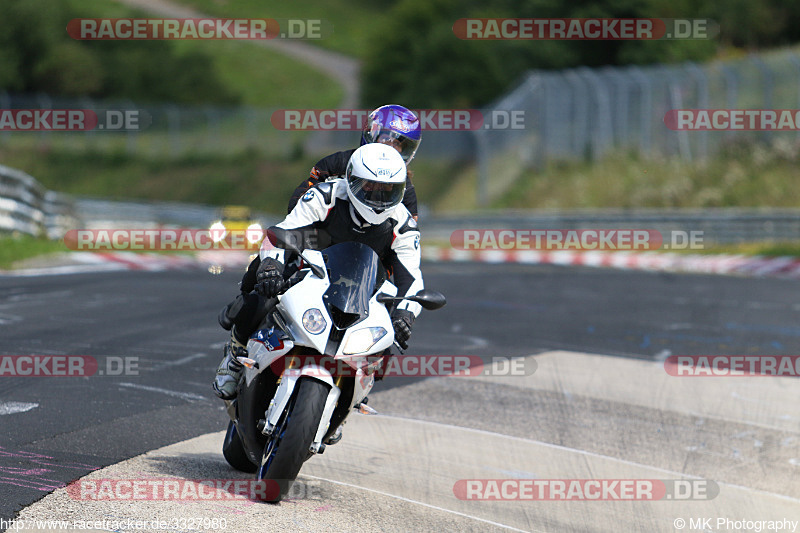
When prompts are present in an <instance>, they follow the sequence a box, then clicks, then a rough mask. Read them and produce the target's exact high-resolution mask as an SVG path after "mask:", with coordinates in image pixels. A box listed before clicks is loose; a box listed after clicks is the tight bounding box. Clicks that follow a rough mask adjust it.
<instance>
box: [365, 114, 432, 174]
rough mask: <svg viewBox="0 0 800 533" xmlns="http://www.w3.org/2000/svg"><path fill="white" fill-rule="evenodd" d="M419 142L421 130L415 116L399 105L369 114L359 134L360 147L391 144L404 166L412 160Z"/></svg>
mask: <svg viewBox="0 0 800 533" xmlns="http://www.w3.org/2000/svg"><path fill="white" fill-rule="evenodd" d="M421 140H422V130H421V129H420V127H419V119H418V118H417V115H415V114H414V113H413V112H412V111H410V110H408V109H406V108H405V107H403V106H401V105H385V106H381V107H379V108H378V109H376V110H375V111H373V112H372V113H370V114H369V117H368V118H367V123H366V125H365V126H364V131H363V132H362V133H361V146H364V145H365V144H368V143H386V144H391V145H392V146H394V147H395V148H396V149H397V150H398V151H399V152H400V155H401V156H403V161H405V162H406V165H407V164H409V163H410V162H411V160H412V159H414V154H415V153H416V152H417V148H419V143H420V141H421Z"/></svg>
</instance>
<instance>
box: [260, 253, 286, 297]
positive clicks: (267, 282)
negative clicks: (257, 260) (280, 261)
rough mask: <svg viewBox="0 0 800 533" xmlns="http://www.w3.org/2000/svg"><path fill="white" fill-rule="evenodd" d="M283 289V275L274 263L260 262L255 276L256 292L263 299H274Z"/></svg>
mask: <svg viewBox="0 0 800 533" xmlns="http://www.w3.org/2000/svg"><path fill="white" fill-rule="evenodd" d="M282 289H283V274H282V273H281V271H280V269H279V268H278V265H277V264H276V263H275V261H274V260H273V261H270V260H269V259H267V260H265V261H262V262H261V265H260V266H259V267H258V273H257V274H256V292H258V294H260V295H261V296H263V297H264V298H267V299H269V298H275V297H276V296H277V295H278V293H279V292H280V291H281V290H282Z"/></svg>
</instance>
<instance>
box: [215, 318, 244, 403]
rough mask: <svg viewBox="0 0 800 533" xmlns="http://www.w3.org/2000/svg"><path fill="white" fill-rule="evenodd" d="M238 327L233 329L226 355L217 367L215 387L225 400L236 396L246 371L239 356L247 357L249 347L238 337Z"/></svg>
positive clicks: (226, 346)
mask: <svg viewBox="0 0 800 533" xmlns="http://www.w3.org/2000/svg"><path fill="white" fill-rule="evenodd" d="M235 332H236V328H235V327H234V328H233V329H231V340H230V342H228V343H226V344H225V348H224V349H223V354H224V357H223V358H222V361H220V363H219V367H217V375H216V376H215V378H214V383H213V388H214V392H215V393H216V395H217V396H219V397H220V398H222V399H223V400H232V399H234V398H235V397H236V388H237V386H238V384H239V378H241V376H242V373H243V371H244V365H242V363H240V362H239V361H238V360H237V359H236V358H237V357H247V355H248V353H247V347H246V346H245V345H244V344H242V342H241V341H239V339H237V338H236V333H235Z"/></svg>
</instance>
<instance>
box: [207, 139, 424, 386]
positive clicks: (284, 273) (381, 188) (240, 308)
mask: <svg viewBox="0 0 800 533" xmlns="http://www.w3.org/2000/svg"><path fill="white" fill-rule="evenodd" d="M405 188H406V165H405V161H404V160H403V158H402V156H401V155H400V153H399V152H398V151H396V150H394V149H391V148H390V147H389V146H386V145H384V144H380V143H371V144H365V145H364V146H362V147H360V148H358V149H356V150H355V151H354V153H353V155H352V156H351V157H350V160H349V162H348V164H347V168H346V171H345V178H340V179H334V180H332V181H329V182H321V183H317V184H315V185H314V186H313V187H311V188H309V189H308V190H307V191H306V193H305V194H304V195H303V196H302V198H301V200H300V201H299V202H298V203H297V205H296V206H295V207H294V209H292V211H291V213H289V215H288V216H287V217H286V218H285V219H284V220H283V222H281V223H279V224H278V225H277V226H276V228H280V229H281V230H285V231H287V232H288V236H289V237H291V238H292V239H293V240H294V242H296V243H299V246H298V247H299V248H301V249H302V248H312V249H318V250H319V249H324V248H327V247H328V246H332V245H334V244H337V243H340V242H348V241H356V242H361V243H363V244H366V245H367V246H369V247H370V248H372V249H373V250H374V251H375V252H376V253H377V254H378V256H379V257H380V259H381V261H382V262H383V264H384V266H386V267H387V270H389V271H390V272H391V273H392V276H393V280H394V284H395V285H396V286H397V288H398V295H399V296H405V295H408V294H415V293H416V292H418V291H419V290H421V289H423V288H424V287H423V280H422V273H421V271H420V233H419V230H418V228H417V223H416V220H414V218H413V217H412V216H411V214H410V213H409V211H408V209H407V208H406V207H405V206H404V205H401V202H402V199H403V196H404V193H405ZM271 230H273V231H274V229H273V228H271ZM268 231H269V230H268ZM266 242H267V240H266V239H265V241H264V243H265V244H266ZM292 256H294V254H291V253H290V252H284V250H276V249H272V250H268V249H265V246H264V245H262V250H261V253H260V254H259V256H257V257H256V258H255V259H253V261H252V262H251V263H250V265H249V267H248V269H247V272H246V273H245V275H244V277H243V278H242V283H241V291H242V293H241V294H240V295H239V296H237V298H236V300H234V302H232V303H231V304H229V305H228V306H227V307H225V308H224V309H223V310H222V312H221V313H220V317H219V320H220V324H221V325H222V326H223V327H224V328H226V329H230V330H231V342H229V343H228V344H226V346H225V350H224V357H223V360H222V361H221V362H220V365H219V368H218V369H217V374H216V377H215V379H214V384H213V387H214V391H215V392H216V393H217V395H218V396H219V397H220V398H222V399H226V400H227V399H232V398H234V397H235V395H236V388H237V384H238V380H239V377H240V376H241V375H242V370H243V367H242V364H241V363H240V362H239V361H238V360H237V359H236V358H237V357H240V356H246V355H247V349H246V345H247V340H248V338H249V336H250V335H251V334H252V333H253V332H254V331H255V329H256V328H257V327H258V324H259V323H260V322H261V320H262V319H263V317H264V316H265V314H266V312H267V310H268V309H271V308H272V307H273V306H274V305H275V303H276V302H277V300H276V299H275V298H276V296H277V295H278V294H279V293H280V292H281V291H282V290H283V289H284V288H285V280H286V279H287V278H288V277H289V276H290V275H291V274H292V273H293V272H296V270H297V267H296V265H297V263H296V262H297V260H298V259H297V258H294V257H292ZM421 310H422V307H421V306H420V305H419V304H418V303H416V302H412V301H409V300H402V301H401V302H400V303H399V304H398V305H397V307H396V308H395V310H394V311H393V312H392V326H393V328H394V332H395V340H396V341H397V342H398V344H400V345H401V346H402V347H404V348H405V347H407V345H406V342H407V341H408V339H409V337H410V335H411V328H412V326H413V324H414V319H415V318H416V316H417V315H419V313H420V311H421Z"/></svg>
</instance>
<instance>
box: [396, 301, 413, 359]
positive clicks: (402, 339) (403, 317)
mask: <svg viewBox="0 0 800 533" xmlns="http://www.w3.org/2000/svg"><path fill="white" fill-rule="evenodd" d="M413 325H414V313H412V312H411V311H406V310H405V309H396V310H395V311H394V313H392V327H393V328H394V340H396V341H397V344H399V345H400V347H401V348H402V349H404V350H407V349H408V343H407V342H406V341H408V339H409V337H411V326H413Z"/></svg>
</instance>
